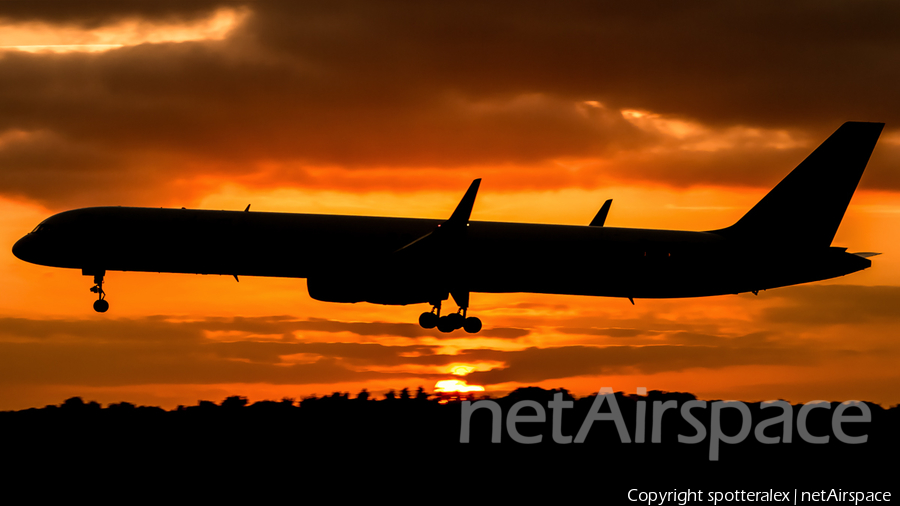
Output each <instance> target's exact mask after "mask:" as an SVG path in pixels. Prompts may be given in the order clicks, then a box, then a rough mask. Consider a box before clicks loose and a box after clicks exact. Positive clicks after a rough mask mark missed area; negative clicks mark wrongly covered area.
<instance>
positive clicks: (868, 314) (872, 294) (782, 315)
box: [762, 285, 900, 326]
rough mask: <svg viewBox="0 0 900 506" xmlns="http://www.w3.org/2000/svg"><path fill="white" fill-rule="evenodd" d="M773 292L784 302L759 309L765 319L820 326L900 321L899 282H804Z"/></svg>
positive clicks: (782, 322) (772, 321)
mask: <svg viewBox="0 0 900 506" xmlns="http://www.w3.org/2000/svg"><path fill="white" fill-rule="evenodd" d="M773 295H776V296H777V297H779V298H781V299H783V301H784V303H783V304H779V305H777V306H773V307H770V308H766V309H764V310H763V311H762V318H763V320H764V321H766V322H771V323H780V324H784V323H787V324H798V325H809V326H821V325H837V324H844V325H856V324H864V323H875V324H877V323H896V322H898V321H900V313H898V311H897V308H898V307H900V287H898V286H858V285H805V286H795V287H788V288H782V289H780V290H778V291H777V292H775V293H773Z"/></svg>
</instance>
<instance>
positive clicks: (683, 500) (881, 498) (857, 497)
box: [628, 488, 891, 506]
mask: <svg viewBox="0 0 900 506" xmlns="http://www.w3.org/2000/svg"><path fill="white" fill-rule="evenodd" d="M798 499H799V502H800V503H817V502H839V503H853V504H859V503H870V502H891V493H890V492H861V491H848V490H842V489H834V488H833V489H830V490H812V491H798V490H796V489H795V490H774V489H769V490H751V491H748V490H735V491H728V492H707V493H706V494H705V495H704V493H703V490H692V489H688V490H677V489H676V490H666V491H655V490H654V491H644V490H639V489H636V488H633V489H631V490H629V491H628V500H629V501H631V502H634V503H642V504H647V505H648V506H652V505H655V506H665V505H667V504H672V505H674V504H677V505H679V506H685V505H687V504H691V503H700V502H707V503H710V504H713V505H717V504H720V503H732V502H774V503H778V502H784V503H788V504H797V503H798Z"/></svg>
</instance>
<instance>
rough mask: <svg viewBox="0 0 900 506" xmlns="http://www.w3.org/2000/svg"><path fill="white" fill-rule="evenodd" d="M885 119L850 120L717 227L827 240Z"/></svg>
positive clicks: (778, 239)
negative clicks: (742, 211)
mask: <svg viewBox="0 0 900 506" xmlns="http://www.w3.org/2000/svg"><path fill="white" fill-rule="evenodd" d="M883 127H884V123H861V122H854V121H848V122H847V123H844V124H843V125H841V127H840V128H838V129H837V131H836V132H834V133H833V134H831V137H829V138H828V139H826V140H825V142H823V143H822V144H821V145H820V146H819V147H818V148H816V150H815V151H813V152H812V154H810V155H809V156H808V157H806V159H805V160H803V162H801V163H800V165H798V166H797V168H795V169H794V170H793V171H791V173H790V174H788V175H787V177H785V178H784V179H783V180H782V181H781V182H780V183H778V186H776V187H775V188H773V189H772V191H770V192H769V193H768V194H767V195H766V196H765V197H763V199H762V200H760V201H759V202H758V203H757V204H756V205H755V206H753V208H752V209H750V211H748V212H747V214H745V215H744V216H743V217H742V218H741V219H740V220H738V222H737V223H735V224H734V225H732V226H730V227H728V228H725V229H722V230H716V231H715V233H718V234H721V235H723V236H726V237H729V238H734V239H739V240H747V241H765V242H767V243H777V244H790V245H795V246H829V245H830V244H831V241H832V239H834V234H835V233H836V232H837V229H838V226H839V225H840V224H841V219H843V217H844V211H846V210H847V205H848V204H849V203H850V198H851V197H853V192H854V191H855V190H856V186H857V185H858V184H859V179H860V177H862V173H863V170H865V168H866V164H867V163H868V162H869V156H870V155H871V154H872V150H873V149H874V148H875V143H876V142H878V137H879V136H880V135H881V129H882V128H883Z"/></svg>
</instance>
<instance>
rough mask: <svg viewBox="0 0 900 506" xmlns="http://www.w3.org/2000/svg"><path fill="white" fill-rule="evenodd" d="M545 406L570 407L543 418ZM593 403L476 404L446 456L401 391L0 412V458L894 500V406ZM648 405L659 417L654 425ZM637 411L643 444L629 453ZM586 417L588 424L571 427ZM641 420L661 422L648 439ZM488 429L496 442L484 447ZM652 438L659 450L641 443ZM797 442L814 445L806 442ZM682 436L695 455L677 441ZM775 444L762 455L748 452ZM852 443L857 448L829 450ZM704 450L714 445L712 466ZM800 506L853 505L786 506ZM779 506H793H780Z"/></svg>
mask: <svg viewBox="0 0 900 506" xmlns="http://www.w3.org/2000/svg"><path fill="white" fill-rule="evenodd" d="M556 394H561V396H560V397H559V398H558V399H557V400H558V401H562V402H566V401H572V407H566V408H557V409H556V410H554V408H553V404H551V401H553V400H554V395H556ZM612 398H614V399H615V402H614V403H613V402H612ZM602 399H603V404H602V405H600V404H599V403H598V402H597V401H598V399H596V398H595V397H594V396H591V397H586V398H581V399H577V400H574V399H572V398H571V397H569V396H568V394H566V393H565V391H555V390H554V391H548V390H542V389H539V388H528V389H520V390H517V391H515V392H513V393H511V394H510V395H508V396H506V397H504V398H501V399H494V400H492V402H493V403H495V404H494V406H496V408H498V411H499V413H500V415H501V417H500V419H498V420H496V421H495V420H494V413H493V412H492V409H493V408H490V407H482V408H479V409H477V410H475V411H473V412H472V415H471V417H470V419H469V438H470V442H468V443H465V442H461V438H462V437H463V433H464V432H465V431H464V425H465V423H464V416H463V414H464V412H465V411H466V409H467V408H466V406H467V404H466V403H464V402H462V401H459V400H452V401H450V402H445V403H439V402H438V399H436V398H435V397H434V396H428V395H426V394H425V393H419V394H418V395H417V394H416V393H415V392H414V393H412V394H409V395H407V394H406V393H405V392H404V393H403V394H401V395H399V396H396V397H395V398H391V399H382V400H370V399H363V398H356V399H351V398H349V396H347V395H341V394H334V395H333V396H327V397H322V398H311V399H305V400H303V401H301V402H293V401H291V400H287V399H286V400H283V401H280V402H273V401H263V402H257V403H254V404H248V403H247V402H246V399H244V398H240V397H231V398H228V399H226V400H225V401H223V402H221V403H219V404H215V403H213V402H208V401H201V402H200V403H199V404H198V405H196V406H189V407H179V408H178V409H176V410H172V411H165V410H163V409H160V408H157V407H145V406H139V407H138V406H134V405H131V404H128V403H120V404H112V405H109V406H107V407H105V408H104V407H101V406H100V405H99V404H97V403H90V402H88V403H85V402H83V401H82V400H81V399H80V398H73V399H69V400H67V401H66V402H64V403H63V404H61V405H59V406H47V407H45V408H42V409H28V410H22V411H16V412H2V413H0V433H2V434H3V435H4V439H5V443H4V445H3V452H2V458H3V460H4V461H5V462H6V463H7V465H9V464H12V468H14V469H17V470H18V471H19V472H25V473H26V474H32V475H33V473H35V472H37V473H50V474H48V476H49V475H52V473H54V472H63V473H65V474H69V475H80V474H85V475H89V476H94V478H96V479H98V480H100V482H101V483H102V482H104V481H105V480H108V479H111V478H109V477H112V476H115V477H118V478H119V479H137V480H141V479H144V478H146V477H148V476H152V477H154V479H155V480H161V481H163V482H166V481H171V480H175V481H185V480H186V481H188V482H191V483H195V484H196V483H200V482H202V481H203V480H205V479H209V478H214V479H217V480H222V479H223V478H225V479H227V480H230V479H231V478H230V477H234V479H235V480H236V481H235V482H234V485H235V486H238V483H244V482H242V481H241V480H242V479H243V480H246V477H247V476H248V473H251V474H253V475H256V476H260V475H270V476H279V477H280V478H278V479H275V478H273V480H274V481H276V482H278V483H280V485H279V484H278V483H275V484H274V485H276V486H282V485H283V486H288V487H294V486H298V487H299V486H309V487H336V488H333V489H332V490H333V491H334V492H339V493H351V492H352V491H354V490H355V491H357V492H359V491H360V490H365V491H371V492H372V493H375V492H377V491H379V490H381V491H382V492H385V493H387V491H388V490H393V491H394V492H392V493H396V492H397V491H402V490H406V488H404V487H407V488H408V487H413V486H415V485H419V486H425V487H426V488H427V489H429V490H432V491H440V490H444V491H447V493H451V491H452V493H459V491H461V490H462V491H466V493H481V492H482V491H483V492H485V493H488V492H487V491H490V493H492V494H499V495H500V496H506V497H510V498H511V497H519V498H523V499H524V500H525V502H529V501H528V500H527V499H528V497H531V494H532V493H533V494H537V495H541V496H547V494H549V497H552V496H553V494H555V493H556V492H554V491H555V490H556V489H559V491H560V492H559V493H563V492H562V491H571V490H574V489H586V490H589V491H591V494H592V496H591V497H593V499H592V500H590V501H588V502H607V503H611V504H640V503H641V502H643V503H644V504H647V503H648V501H649V499H647V500H644V501H639V502H632V501H630V500H629V497H628V494H629V491H632V492H631V496H632V497H633V498H635V499H637V497H638V495H637V494H638V493H639V492H641V491H645V492H646V491H657V492H666V491H677V492H684V491H687V490H692V491H695V492H696V491H702V495H701V496H699V497H700V499H699V500H697V497H698V496H693V497H691V498H690V499H686V501H685V502H683V503H684V504H699V503H713V502H714V500H715V499H716V498H715V497H714V496H711V495H709V494H710V492H715V491H721V492H727V491H731V492H740V491H744V492H760V491H785V492H790V493H796V494H801V493H802V492H804V491H807V492H809V491H824V492H825V493H826V494H827V493H829V492H830V491H831V490H832V489H834V490H835V491H837V492H838V493H839V494H840V492H843V491H862V492H878V491H881V492H891V493H892V497H890V499H891V500H894V499H895V498H894V497H893V495H895V494H893V490H894V488H895V483H896V482H897V478H896V476H897V465H896V462H897V450H898V435H897V429H898V428H900V423H898V422H900V408H898V407H894V408H891V409H883V408H881V407H880V406H878V405H874V404H866V407H867V408H868V411H869V421H864V420H865V418H864V417H865V415H864V411H865V409H864V408H861V407H859V406H854V407H844V408H840V405H839V404H838V403H833V404H831V405H828V404H823V405H820V406H818V407H817V408H814V409H808V408H807V410H805V412H803V411H804V410H803V409H802V406H800V405H796V406H793V407H790V408H788V409H787V410H783V409H782V408H781V407H778V406H773V407H768V408H765V409H761V406H760V404H759V403H756V404H746V405H745V406H746V407H747V411H748V414H749V418H747V419H746V420H745V419H744V417H743V415H742V412H741V410H740V408H738V407H736V404H735V403H726V404H718V405H717V407H716V408H714V407H713V406H714V403H713V402H712V401H710V402H708V403H707V404H706V405H705V406H703V405H697V406H695V407H694V408H693V409H691V411H690V414H691V415H692V416H693V417H695V418H696V419H692V418H690V417H687V416H685V415H683V413H684V411H683V410H682V408H683V407H684V404H685V403H686V402H690V401H695V398H694V396H693V395H690V394H685V393H662V392H650V393H649V395H647V396H646V397H637V396H625V395H623V394H621V393H617V394H615V396H612V395H609V396H603V397H602ZM523 401H525V402H523ZM517 403H519V404H518V410H517V414H518V416H519V417H520V421H518V422H517V423H516V424H515V425H514V426H513V425H512V424H510V423H509V422H510V417H509V414H510V411H511V409H512V408H513V406H516V405H517ZM484 404H487V405H490V403H484ZM613 404H614V406H613ZM481 405H482V404H473V405H470V406H481ZM535 405H539V406H540V407H541V410H542V411H543V412H544V421H543V422H540V421H534V420H533V419H531V420H529V419H528V417H534V416H537V415H538V410H537V409H536V408H535ZM662 407H668V408H669V409H667V410H665V411H663V412H662V416H661V417H659V414H658V413H657V414H656V415H655V414H654V413H655V412H659V411H660V409H661V408H662ZM840 409H843V412H842V413H841V412H840V411H839V410H840ZM554 411H555V412H554ZM642 411H643V412H644V413H645V416H644V418H645V420H646V422H645V424H644V434H645V435H644V442H637V441H636V439H639V437H640V436H639V435H638V433H639V432H640V431H639V430H638V427H639V423H638V419H639V418H640V413H641V412H642ZM801 412H802V413H801ZM592 413H593V415H592ZM836 413H837V414H838V415H840V416H843V417H845V418H840V416H838V417H836V416H835V414H836ZM715 414H717V415H718V416H715ZM592 416H593V417H596V418H599V419H598V420H597V421H595V422H593V424H592V425H591V424H590V423H589V422H588V425H587V426H586V427H587V429H585V428H584V427H583V425H585V423H586V422H585V419H586V418H587V419H590V418H591V417H592ZM557 417H558V418H559V421H558V422H556V424H555V425H556V429H554V419H555V418H557ZM655 417H656V418H657V419H659V420H661V421H660V423H659V424H657V425H659V429H658V430H656V429H654V422H653V421H654V418H655ZM779 417H780V418H779ZM715 418H718V423H716V421H715ZM804 418H805V422H804ZM616 420H618V423H617V421H616ZM766 420H768V421H766ZM838 422H839V423H838ZM760 424H762V426H760ZM786 425H787V426H788V429H787V432H785V426H786ZM511 426H513V428H514V429H515V430H516V431H517V432H518V433H519V434H518V436H519V437H520V438H521V437H531V438H534V439H536V437H537V436H540V442H537V443H533V444H526V443H523V442H517V441H515V438H514V437H513V434H512V433H511V431H510V427H511ZM620 427H621V429H622V430H621V432H620V429H619V428H620ZM717 427H719V428H718V429H717ZM804 428H805V430H804ZM497 429H499V431H498V432H497V434H498V435H499V438H500V442H499V443H492V442H491V439H492V438H493V437H495V436H494V435H493V433H492V431H493V430H497ZM742 430H743V432H744V433H745V436H744V437H741V433H742ZM554 432H556V437H554ZM579 432H581V433H582V436H583V442H580V443H579V442H571V443H564V442H562V441H568V439H565V436H570V437H571V438H572V439H573V440H574V439H578V438H577V436H578V435H579ZM654 432H658V439H659V442H652V440H653V434H654ZM714 433H718V434H719V435H718V437H715V438H713V437H712V435H713V434H714ZM698 434H699V435H698ZM679 436H681V438H682V441H679ZM700 436H704V437H700ZM787 436H789V437H790V439H791V442H789V443H788V442H785V441H786V439H787ZM804 436H806V439H812V438H824V437H827V438H828V441H827V442H825V443H822V441H824V439H819V440H818V442H808V441H806V440H805V439H804ZM839 436H840V437H839ZM686 437H693V438H694V439H695V440H696V441H697V442H695V443H692V444H691V443H688V442H685V441H683V439H684V438H686ZM776 437H777V438H779V440H778V441H779V442H777V443H776V442H773V440H772V439H769V440H768V441H769V442H768V443H765V442H763V441H766V440H767V439H766V438H776ZM863 437H864V438H865V442H859V443H847V442H842V441H841V440H840V438H845V439H846V438H863ZM623 439H626V440H628V441H630V442H622V440H623ZM557 440H559V442H558V441H557ZM714 440H721V441H720V442H719V443H718V445H717V446H718V451H717V452H716V451H715V446H716V444H715V443H714ZM761 440H762V441H761ZM729 441H730V442H729ZM858 441H861V439H859V440H858ZM820 443H821V444H820ZM716 453H717V455H716ZM715 459H717V460H715ZM9 476H12V475H7V476H6V477H7V479H9ZM285 479H287V480H288V481H287V482H285V481H284V480H285ZM326 484H327V485H326ZM270 485H272V484H270ZM381 487H387V488H384V489H382V488H381ZM397 487H399V488H397ZM367 493H368V492H367ZM537 495H535V496H533V497H537ZM821 497H826V496H821ZM882 497H883V496H882ZM760 498H765V497H764V496H756V500H755V501H753V502H762V503H765V502H766V501H760V500H759V499H760ZM732 499H733V500H731V501H724V503H728V504H730V503H732V502H751V500H750V498H749V496H747V495H743V496H742V495H740V494H737V495H734V496H732ZM845 499H846V497H845ZM873 499H874V497H873ZM723 500H724V499H723ZM563 502H576V501H574V500H573V501H563ZM577 502H583V501H577ZM770 502H774V501H770ZM813 502H828V503H833V504H854V501H852V500H851V501H849V502H848V501H847V500H844V501H834V500H831V501H825V500H822V501H812V500H809V501H806V502H804V501H802V500H798V501H797V502H796V504H812V503H813ZM873 502H874V501H873ZM652 503H653V504H679V501H677V500H675V501H674V502H672V501H669V502H666V501H664V502H662V503H661V502H660V501H659V500H656V501H654V502H652ZM856 503H857V504H868V503H869V502H865V501H863V502H856ZM718 504H723V502H718ZM780 504H794V500H793V496H792V497H791V499H790V500H789V501H784V502H780ZM879 504H885V502H879Z"/></svg>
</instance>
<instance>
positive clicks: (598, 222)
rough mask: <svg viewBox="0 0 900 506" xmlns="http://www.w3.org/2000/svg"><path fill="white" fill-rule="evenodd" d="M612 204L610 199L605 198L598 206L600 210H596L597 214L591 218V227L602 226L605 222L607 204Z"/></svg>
mask: <svg viewBox="0 0 900 506" xmlns="http://www.w3.org/2000/svg"><path fill="white" fill-rule="evenodd" d="M611 205H612V199H609V200H607V201H606V202H604V203H603V206H602V207H600V210H599V211H597V216H594V219H593V220H591V224H590V226H591V227H602V226H603V224H604V223H606V215H607V214H609V206H611Z"/></svg>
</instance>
